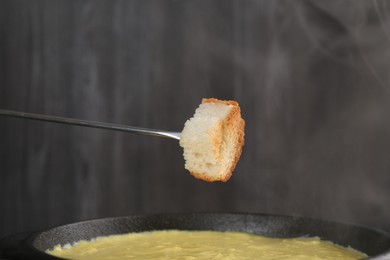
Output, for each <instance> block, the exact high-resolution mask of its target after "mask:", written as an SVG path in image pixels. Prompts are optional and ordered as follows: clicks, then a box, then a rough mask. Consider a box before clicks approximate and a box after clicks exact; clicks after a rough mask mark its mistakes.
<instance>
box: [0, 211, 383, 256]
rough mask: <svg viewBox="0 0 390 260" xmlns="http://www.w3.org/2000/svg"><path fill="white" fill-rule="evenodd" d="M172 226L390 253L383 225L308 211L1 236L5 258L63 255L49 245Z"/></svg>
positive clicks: (173, 218)
mask: <svg viewBox="0 0 390 260" xmlns="http://www.w3.org/2000/svg"><path fill="white" fill-rule="evenodd" d="M167 229H177V230H215V231H241V232H248V233H254V234H259V235H265V236H270V237H278V238H281V237H283V238H292V237H302V236H318V237H320V238H322V239H324V240H329V241H332V242H334V243H336V244H339V245H342V246H351V247H353V248H355V249H357V250H360V251H362V252H364V253H366V254H367V255H369V256H370V257H369V259H382V260H383V259H387V260H389V259H390V234H388V233H385V232H382V231H379V230H374V229H369V228H365V227H360V226H354V225H348V224H341V223H335V222H330V221H324V220H316V219H309V218H302V217H290V216H275V215H267V214H209V213H195V214H161V215H150V216H129V217H118V218H107V219H96V220H89V221H83V222H78V223H74V224H69V225H64V226H59V227H55V228H51V229H48V230H45V231H42V232H37V233H32V234H21V235H15V236H12V237H8V238H5V239H3V240H1V241H0V259H60V258H58V257H54V256H50V255H48V254H46V253H45V250H47V249H51V248H53V247H54V246H55V245H57V244H61V245H64V244H66V243H72V242H75V241H78V240H81V239H91V238H94V237H97V236H106V235H112V234H123V233H129V232H142V231H151V230H167Z"/></svg>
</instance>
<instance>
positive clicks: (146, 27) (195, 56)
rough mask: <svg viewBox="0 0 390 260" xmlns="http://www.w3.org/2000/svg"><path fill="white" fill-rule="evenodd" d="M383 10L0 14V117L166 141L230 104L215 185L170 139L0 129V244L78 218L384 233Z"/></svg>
mask: <svg viewBox="0 0 390 260" xmlns="http://www.w3.org/2000/svg"><path fill="white" fill-rule="evenodd" d="M389 15H390V5H389V4H388V2H386V1H352V0H343V1H265V0H264V1H251V0H244V1H242V0H224V1H222V0H220V1H195V0H187V1H179V0H176V1H174V0H171V1H160V0H130V1H122V0H110V1H109V0H95V1H65V0H63V1H61V0H46V1H43V0H35V1H29V0H25V1H23V0H1V1H0V108H3V109H10V110H18V111H25V112H32V113H43V114H49V115H57V116H66V117H74V118H80V119H87V120H95V121H103V122H110V123H118V124H126V125H133V126H141V127H150V128H158V129H166V130H181V129H182V127H183V124H184V122H185V121H186V120H187V119H188V118H189V117H191V116H192V114H193V112H194V110H195V108H196V107H197V106H198V104H199V103H200V100H201V98H203V97H217V98H221V99H235V100H237V101H238V102H239V103H240V104H241V107H242V111H243V116H244V117H245V119H246V124H247V128H246V145H245V148H244V152H243V155H242V157H241V160H240V162H239V164H238V166H237V168H236V171H235V172H234V174H233V176H232V178H231V180H230V181H229V182H228V183H205V182H202V181H199V180H196V179H194V178H193V177H191V176H190V175H189V174H188V173H187V172H186V171H185V170H184V160H183V158H182V150H181V148H180V147H179V145H178V143H177V142H176V141H173V140H168V139H161V138H156V137H147V136H139V135H133V134H125V133H117V132H110V131H105V130H96V129H88V128H81V127H76V126H64V125H56V124H50V123H42V122H34V121H29V120H22V119H11V118H4V117H0V144H1V145H0V237H1V236H5V235H9V234H12V233H16V232H20V231H27V230H38V229H43V228H48V227H50V226H53V225H58V224H64V223H69V222H75V221H79V220H83V219H90V218H100V217H109V216H120V215H131V214H152V213H165V212H195V211H212V212H237V211H240V212H264V213H274V214H288V215H299V216H308V217H315V218H324V219H330V220H337V221H347V222H352V223H358V224H364V225H369V226H373V227H378V228H382V229H387V230H390V203H389V198H390V188H389V187H390V84H389V83H390V20H389Z"/></svg>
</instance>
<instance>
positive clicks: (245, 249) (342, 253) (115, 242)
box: [47, 230, 367, 260]
mask: <svg viewBox="0 0 390 260" xmlns="http://www.w3.org/2000/svg"><path fill="white" fill-rule="evenodd" d="M47 253H49V254H52V255H55V256H58V257H63V258H67V259H94V260H104V259H116V260H121V259H123V260H124V259H226V260H229V259H263V260H271V259H272V260H273V259H278V260H282V259H294V260H306V259H307V260H322V259H327V260H328V259H342V260H348V259H351V260H352V259H363V258H365V257H367V255H365V254H363V253H360V252H358V251H356V250H354V249H351V248H344V247H341V246H337V245H335V244H333V243H331V242H327V241H322V240H320V239H319V238H317V237H314V238H294V239H277V238H267V237H263V236H259V235H253V234H247V233H239V232H216V231H176V230H169V231H168V230H166V231H152V232H142V233H130V234H125V235H113V236H106V237H99V238H96V239H93V240H92V241H79V242H77V243H75V244H73V245H69V244H68V245H65V246H63V247H61V246H60V245H57V246H55V247H54V249H52V250H48V251H47Z"/></svg>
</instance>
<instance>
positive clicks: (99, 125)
mask: <svg viewBox="0 0 390 260" xmlns="http://www.w3.org/2000/svg"><path fill="white" fill-rule="evenodd" d="M0 115H3V116H9V117H19V118H27V119H33V120H39V121H47V122H54V123H60V124H70V125H78V126H85V127H93V128H101V129H108V130H115V131H122V132H129V133H137V134H144V135H152V136H159V137H166V138H172V139H176V140H180V132H171V131H164V130H157V129H149V128H142V127H135V126H125V125H116V124H109V123H102V122H94V121H87V120H80V119H73V118H66V117H58V116H48V115H41V114H32V113H25V112H17V111H10V110H3V109H0Z"/></svg>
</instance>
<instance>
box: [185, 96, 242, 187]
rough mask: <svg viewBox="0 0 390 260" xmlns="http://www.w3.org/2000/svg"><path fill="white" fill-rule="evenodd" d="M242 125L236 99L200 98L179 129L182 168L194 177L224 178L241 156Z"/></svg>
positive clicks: (229, 174) (204, 178) (208, 179)
mask: <svg viewBox="0 0 390 260" xmlns="http://www.w3.org/2000/svg"><path fill="white" fill-rule="evenodd" d="M244 128H245V121H244V120H243V119H242V118H241V110H240V107H239V105H238V103H237V102H236V101H223V100H218V99H215V98H208V99H203V100H202V104H200V106H199V107H198V108H197V109H196V111H195V115H194V116H193V117H192V118H190V119H189V120H187V122H186V123H185V125H184V129H183V131H182V133H181V137H180V146H181V147H183V149H184V159H185V168H186V169H187V170H189V171H190V173H191V175H193V176H194V177H195V178H198V179H202V180H205V181H208V182H212V181H223V182H226V181H228V180H229V178H230V176H231V175H232V173H233V170H234V168H235V167H236V164H237V162H238V160H239V159H240V156H241V152H242V147H243V145H244Z"/></svg>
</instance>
